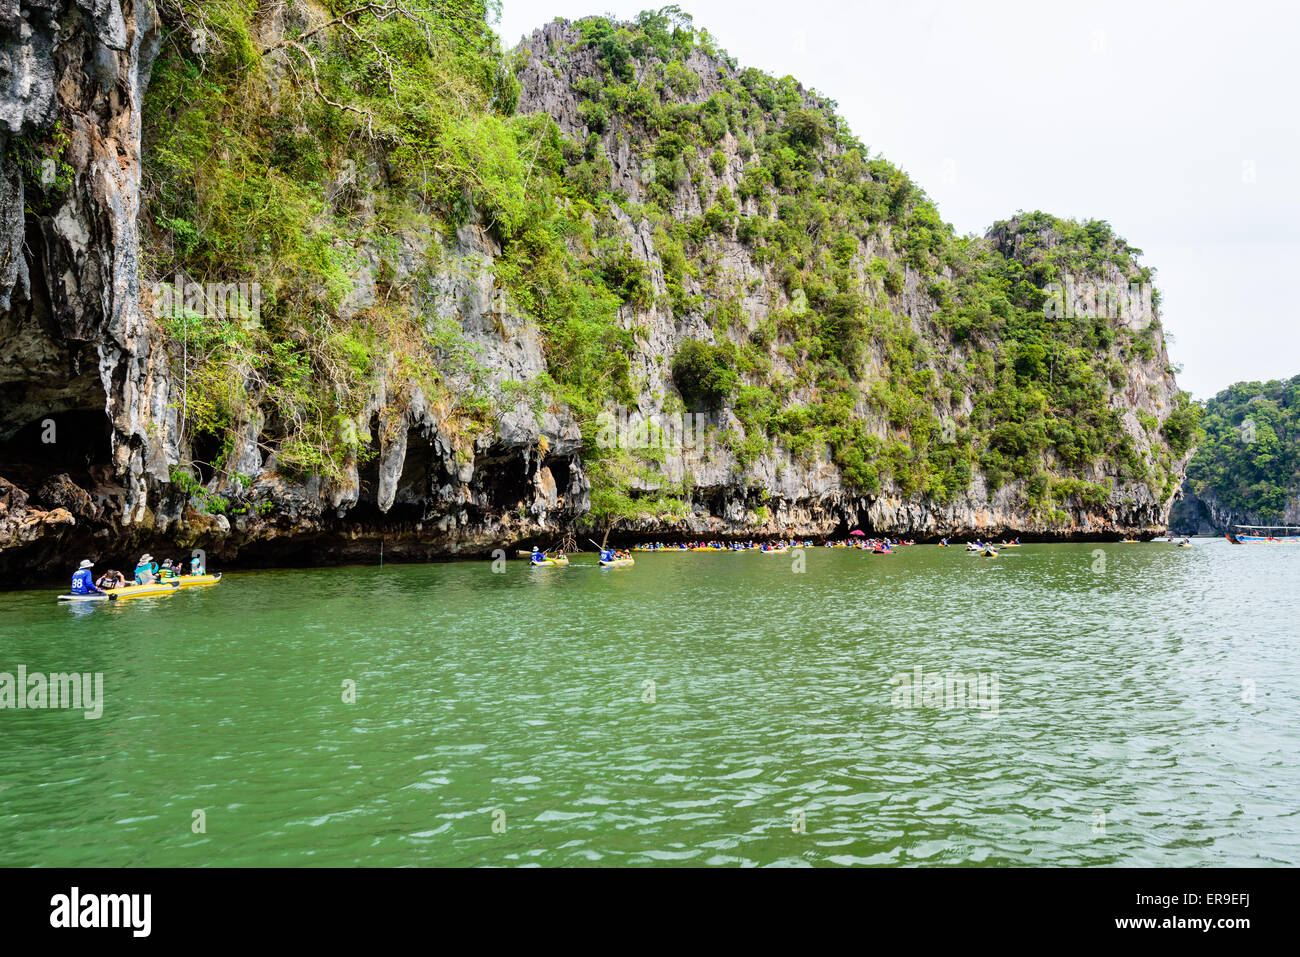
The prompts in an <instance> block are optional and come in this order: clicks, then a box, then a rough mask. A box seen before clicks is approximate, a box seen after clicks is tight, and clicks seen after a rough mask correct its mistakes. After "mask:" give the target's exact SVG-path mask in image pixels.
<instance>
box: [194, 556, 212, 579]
mask: <svg viewBox="0 0 1300 957" xmlns="http://www.w3.org/2000/svg"><path fill="white" fill-rule="evenodd" d="M207 573H208V572H207V569H206V568H204V567H203V559H202V558H200V557H199V556H198V555H195V556H194V557H193V558H191V559H190V574H191V575H206V574H207Z"/></svg>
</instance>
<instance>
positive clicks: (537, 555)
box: [528, 545, 546, 562]
mask: <svg viewBox="0 0 1300 957" xmlns="http://www.w3.org/2000/svg"><path fill="white" fill-rule="evenodd" d="M545 559H546V555H545V553H544V552H542V551H540V550H539V549H538V548H537V546H536V545H534V546H533V553H532V554H531V555H530V556H528V560H529V561H531V562H540V561H545Z"/></svg>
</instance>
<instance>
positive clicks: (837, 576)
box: [0, 541, 1300, 866]
mask: <svg viewBox="0 0 1300 957" xmlns="http://www.w3.org/2000/svg"><path fill="white" fill-rule="evenodd" d="M1097 548H1098V546H1096V545H1078V546H1064V545H1054V546H1046V545H1044V546H1025V547H1023V548H1020V549H1008V550H1006V551H1004V552H1003V553H1002V555H1001V556H1000V557H999V558H997V559H984V558H980V557H972V556H968V555H967V554H966V553H965V552H964V551H963V550H961V549H957V548H951V549H937V548H933V547H923V546H917V547H914V548H903V549H900V550H899V551H898V552H897V554H895V555H892V556H872V555H868V554H865V553H859V552H848V551H842V550H827V549H813V550H810V552H809V554H808V556H807V562H806V569H807V570H806V571H805V572H804V573H802V574H798V573H795V572H794V571H793V570H792V568H793V558H794V556H793V555H792V556H790V557H784V558H777V557H775V556H760V555H753V554H740V555H735V554H725V553H724V554H700V555H689V554H688V555H681V554H650V555H639V556H638V557H637V565H636V567H635V568H633V569H627V570H602V569H599V568H597V567H594V565H586V564H576V563H577V562H590V561H592V556H578V557H576V558H575V564H574V565H573V566H571V567H569V568H567V569H563V568H545V569H533V568H530V567H528V566H527V564H526V563H525V562H522V561H519V562H513V561H512V562H509V563H507V567H506V570H505V572H504V573H503V574H493V573H492V571H491V563H489V562H486V561H485V562H481V563H479V562H474V563H461V564H453V565H423V566H409V565H408V566H392V565H388V566H385V567H384V568H383V569H378V568H347V569H328V570H312V571H272V572H250V573H242V574H241V573H232V574H231V575H230V576H228V580H227V581H226V582H224V583H223V584H222V585H220V586H218V587H216V588H212V589H194V590H192V591H188V592H185V593H181V594H177V595H174V596H166V597H162V598H158V599H138V600H136V601H132V602H127V603H121V604H118V603H112V604H104V605H93V606H92V605H74V606H63V607H61V606H58V605H56V604H55V603H54V601H53V596H54V595H55V594H56V591H54V590H51V591H48V592H11V593H6V594H0V622H3V626H0V647H2V648H3V652H2V654H0V671H4V672H11V673H12V672H14V671H15V670H16V668H17V666H18V665H19V664H25V665H26V666H27V667H28V669H29V670H32V671H38V670H39V671H43V672H47V673H48V672H58V671H65V670H67V671H71V670H75V671H79V672H103V674H104V676H105V677H104V684H105V688H104V695H105V699H106V701H105V706H104V715H103V717H102V718H101V719H100V720H97V721H87V720H85V719H84V718H83V717H82V715H81V714H80V713H79V712H71V711H68V712H55V711H30V710H24V711H15V710H5V711H0V732H2V733H3V738H2V740H3V742H4V745H3V748H2V749H0V864H5V865H25V864H46V865H74V864H75V865H133V864H134V865H145V864H164V865H167V864H176V865H182V864H183V865H239V864H255V865H256V864H280V865H284V864H289V865H293V864H321V865H327V864H328V865H340V864H352V863H362V864H374V865H393V864H477V863H486V864H505V865H511V864H542V865H558V864H649V863H658V862H663V863H669V864H673V863H679V864H741V865H753V864H781V865H803V864H819V863H821V864H1001V865H1007V864H1017V865H1026V864H1028V865H1033V864H1053V865H1073V864H1126V865H1141V864H1155V865H1178V866H1186V865H1192V866H1194V865H1201V864H1205V865H1209V864H1248V863H1257V864H1295V863H1297V862H1298V861H1300V852H1298V847H1297V846H1298V844H1300V825H1298V823H1297V814H1296V811H1295V794H1296V793H1297V792H1300V771H1297V769H1296V761H1295V756H1296V753H1297V749H1298V745H1300V722H1298V721H1297V718H1298V717H1300V680H1298V671H1300V666H1298V665H1297V663H1296V662H1297V656H1296V654H1295V650H1294V639H1295V637H1296V631H1297V629H1296V626H1295V622H1296V620H1297V617H1298V616H1297V611H1300V608H1298V607H1297V606H1298V604H1300V597H1297V596H1300V549H1297V550H1294V551H1291V550H1285V549H1258V550H1257V549H1252V548H1249V547H1233V546H1230V545H1228V544H1226V543H1223V542H1217V541H1215V542H1201V543H1198V544H1197V547H1196V548H1194V549H1175V548H1172V547H1170V546H1163V545H1157V544H1144V545H1120V544H1116V545H1107V546H1104V549H1103V555H1102V559H1103V561H1102V562H1101V568H1100V570H1098V558H1097V556H1096V554H1095V552H1096V550H1097ZM900 675H907V676H910V678H911V680H912V682H913V683H914V684H915V685H916V694H915V695H913V696H912V697H911V698H909V699H907V700H906V701H901V700H900V699H899V698H898V696H897V693H898V691H899V688H900V684H901V681H899V680H893V681H892V683H891V679H898V677H899V676H900ZM965 678H971V679H973V680H974V681H975V682H976V683H975V684H974V685H969V686H967V687H968V688H972V689H974V690H973V691H972V692H971V693H970V694H968V695H966V696H965V698H964V700H959V699H957V698H956V697H950V695H949V691H950V687H949V686H950V685H951V686H953V687H960V681H961V680H963V679H965ZM935 679H937V680H938V681H939V682H940V684H939V685H938V686H933V685H931V684H929V682H931V681H932V680H935ZM980 681H983V682H984V684H983V685H982V686H981V685H980V684H979V682H980ZM990 681H995V682H996V701H995V707H993V708H990V707H988V706H987V705H988V704H989V702H990V699H989V698H987V697H985V698H983V699H980V698H979V697H978V695H979V694H981V693H987V692H988V690H989V688H990V687H992V685H991V684H990ZM347 682H355V703H352V704H349V703H346V702H345V700H344V698H345V696H346V694H347V690H348V685H347V684H346V683H347ZM981 687H982V688H983V689H984V691H983V692H981V691H980V689H981ZM936 688H937V692H936ZM981 704H982V705H983V706H981ZM197 810H202V811H204V813H205V815H206V833H194V829H193V822H194V812H195V811H197Z"/></svg>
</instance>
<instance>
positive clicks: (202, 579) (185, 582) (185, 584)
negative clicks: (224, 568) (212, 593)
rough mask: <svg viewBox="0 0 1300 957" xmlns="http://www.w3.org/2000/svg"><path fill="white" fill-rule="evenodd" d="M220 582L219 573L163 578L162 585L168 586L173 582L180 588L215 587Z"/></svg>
mask: <svg viewBox="0 0 1300 957" xmlns="http://www.w3.org/2000/svg"><path fill="white" fill-rule="evenodd" d="M219 581H221V572H217V573H215V574H212V575H182V576H181V577H179V578H164V579H163V580H162V584H164V585H170V584H172V583H173V582H175V583H176V584H177V585H179V586H180V587H181V588H194V587H195V586H197V585H215V584H217V582H219Z"/></svg>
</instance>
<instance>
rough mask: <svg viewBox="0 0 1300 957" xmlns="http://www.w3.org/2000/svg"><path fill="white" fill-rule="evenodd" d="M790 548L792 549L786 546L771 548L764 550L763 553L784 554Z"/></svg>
mask: <svg viewBox="0 0 1300 957" xmlns="http://www.w3.org/2000/svg"><path fill="white" fill-rule="evenodd" d="M759 550H760V551H762V549H759ZM789 550H790V549H788V548H785V547H782V548H769V549H768V550H767V551H764V552H763V554H764V555H784V554H785V553H786V552H788V551H789Z"/></svg>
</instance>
